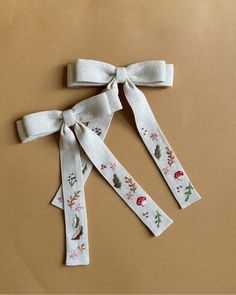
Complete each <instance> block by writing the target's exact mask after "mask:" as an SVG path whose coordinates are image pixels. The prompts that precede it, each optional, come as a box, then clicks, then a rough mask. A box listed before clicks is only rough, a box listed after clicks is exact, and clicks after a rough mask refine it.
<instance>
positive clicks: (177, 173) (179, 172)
mask: <svg viewBox="0 0 236 295" xmlns="http://www.w3.org/2000/svg"><path fill="white" fill-rule="evenodd" d="M183 175H184V172H183V171H177V172H175V176H174V177H175V178H176V179H179V178H181V176H183Z"/></svg>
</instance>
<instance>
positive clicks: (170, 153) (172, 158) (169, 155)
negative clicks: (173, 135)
mask: <svg viewBox="0 0 236 295" xmlns="http://www.w3.org/2000/svg"><path fill="white" fill-rule="evenodd" d="M166 154H167V158H168V164H169V165H170V166H171V165H172V164H174V162H175V156H174V153H173V151H172V150H171V149H170V148H169V147H168V146H166Z"/></svg>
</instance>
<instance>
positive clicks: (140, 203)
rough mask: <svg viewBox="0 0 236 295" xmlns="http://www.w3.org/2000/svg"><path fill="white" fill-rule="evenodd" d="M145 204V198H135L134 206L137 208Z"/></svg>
mask: <svg viewBox="0 0 236 295" xmlns="http://www.w3.org/2000/svg"><path fill="white" fill-rule="evenodd" d="M146 203H147V198H146V197H144V196H140V197H138V198H137V201H136V204H137V205H138V206H144V205H145V204H146Z"/></svg>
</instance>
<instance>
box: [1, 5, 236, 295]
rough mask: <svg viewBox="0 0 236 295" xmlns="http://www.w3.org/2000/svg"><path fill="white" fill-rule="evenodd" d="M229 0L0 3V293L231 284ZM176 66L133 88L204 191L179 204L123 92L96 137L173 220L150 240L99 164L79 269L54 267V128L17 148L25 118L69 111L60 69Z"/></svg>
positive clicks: (233, 86)
mask: <svg viewBox="0 0 236 295" xmlns="http://www.w3.org/2000/svg"><path fill="white" fill-rule="evenodd" d="M235 14H236V1H234V0H226V1H223V0H221V1H215V0H212V1H210V0H208V1H203V0H200V1H193V0H190V1H187V0H179V1H177V0H167V1H158V0H156V1H155V0H138V1H135V0H109V1H108V0H101V1H98V0H94V1H92V0H90V1H83V0H82V1H75V0H48V1H42V0H31V1H30V0H18V1H17V0H11V1H10V0H9V1H7V0H1V1H0V36H1V42H0V89H1V99H0V106H1V107H0V112H1V116H0V120H1V122H0V123H1V124H0V130H1V137H0V140H1V142H0V147H1V154H0V157H1V165H0V173H1V178H0V179H1V180H0V181H1V186H0V191H1V193H0V196H1V214H0V233H1V234H0V253H1V261H0V292H1V293H40V294H41V293H78V294H88V293H94V294H116V293H117V294H125V293H130V294H139V293H152V294H160V293H177V294H178V293H185V294H191V293H208V294H209V293H212V294H216V293H228V294H229V293H231V294H232V293H236V280H235V274H236V254H235V253H236V252H235V246H236V214H235V212H236V195H235V191H234V189H236V186H235V183H236V181H235V176H236V173H235V150H236V140H235V138H236V136H235V130H236V128H235V127H236V126H235V109H236V99H235V94H236V82H235V81H236V74H235V73H236V50H235V48H236V21H235ZM76 58H89V59H96V60H101V61H105V62H109V63H112V64H114V65H116V66H125V65H128V64H131V63H134V62H139V61H144V60H153V59H162V60H166V62H167V63H173V64H174V67H175V79H174V87H173V88H165V89H160V88H159V89H158V88H151V87H149V88H148V87H141V90H142V91H143V92H144V93H145V95H146V97H147V99H148V101H149V103H150V106H151V108H152V110H153V112H154V114H155V116H156V118H157V121H158V123H159V124H160V126H161V128H162V130H163V132H164V134H165V135H166V137H167V139H168V141H169V142H170V144H171V145H172V147H173V149H174V151H175V152H176V154H177V156H178V158H179V160H180V162H181V164H182V165H183V167H184V169H185V170H186V172H187V173H188V176H189V177H190V179H191V180H192V182H193V184H194V186H195V187H196V189H197V190H198V191H199V193H200V194H201V196H202V200H200V201H199V202H197V203H195V204H194V205H192V206H190V207H189V208H186V209H183V210H181V209H179V207H178V205H177V203H176V201H175V200H174V198H173V197H172V195H171V193H170V191H169V189H168V187H167V185H166V183H165V182H164V180H163V178H162V176H161V174H160V172H159V171H158V169H157V167H156V165H155V164H154V162H153V160H152V159H151V157H150V155H149V154H148V152H147V151H146V148H145V146H144V145H143V143H142V141H141V139H140V137H139V135H138V133H137V131H136V128H135V124H134V120H133V115H132V113H131V110H130V108H129V106H128V104H127V101H126V100H125V97H124V95H123V91H122V88H120V91H121V101H122V104H123V106H124V109H123V110H122V111H120V112H117V113H116V114H115V116H114V119H113V122H112V125H111V128H110V130H109V133H108V135H107V138H106V144H107V145H108V146H109V147H110V148H111V150H112V151H113V153H114V154H115V155H116V156H117V158H118V159H119V160H120V162H121V163H123V164H124V166H125V167H126V168H127V169H128V171H129V172H130V173H131V175H133V177H134V178H135V179H136V180H137V181H138V182H139V183H140V185H142V187H143V188H144V189H145V190H146V191H147V192H148V193H149V194H150V195H151V196H152V197H153V199H154V200H155V201H156V202H157V203H158V205H160V207H161V208H162V209H163V210H164V211H165V212H166V213H167V214H168V215H169V216H170V217H171V218H172V219H173V220H174V223H173V225H171V227H170V228H169V229H168V230H167V231H166V232H165V233H164V234H163V235H161V236H160V237H158V238H157V237H154V236H152V234H151V233H150V232H149V231H148V229H147V228H146V227H145V226H144V225H143V224H142V223H141V222H140V220H139V219H138V218H137V217H136V216H135V215H134V214H133V213H132V212H131V211H130V209H129V208H128V207H127V205H126V204H125V203H124V202H123V201H122V200H121V199H120V198H119V197H118V195H116V193H115V192H114V191H113V190H112V188H111V187H109V186H108V185H107V183H106V182H105V180H104V179H102V178H101V176H100V175H99V173H98V172H97V171H96V170H93V171H92V173H91V175H90V177H89V180H88V182H87V183H86V187H85V189H86V200H87V210H88V225H89V241H90V259H91V262H90V265H89V266H83V267H66V266H65V237H64V219H63V212H62V211H61V210H59V209H57V208H55V207H53V206H51V205H50V201H51V199H52V197H53V195H54V193H55V192H56V190H57V188H58V186H59V183H60V172H59V152H58V139H59V135H58V134H54V135H50V136H47V137H44V138H42V139H40V140H36V141H33V142H30V143H27V144H21V143H20V141H19V139H18V136H17V132H16V126H15V121H16V120H17V119H19V118H20V117H22V116H23V115H26V114H29V113H32V112H37V111H43V110H52V109H59V110H63V109H66V108H69V107H71V106H72V105H74V104H75V103H76V102H78V101H80V100H82V99H84V98H86V97H89V96H91V95H94V94H97V93H99V92H100V91H101V90H102V88H82V89H68V88H67V87H66V65H67V64H68V63H71V62H73V61H74V60H75V59H76Z"/></svg>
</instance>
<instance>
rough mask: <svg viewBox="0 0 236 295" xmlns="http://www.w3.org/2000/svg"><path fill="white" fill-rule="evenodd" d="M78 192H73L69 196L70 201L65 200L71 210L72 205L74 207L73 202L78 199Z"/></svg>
mask: <svg viewBox="0 0 236 295" xmlns="http://www.w3.org/2000/svg"><path fill="white" fill-rule="evenodd" d="M79 193H80V191H77V192H74V194H73V195H71V196H70V199H69V200H67V205H68V206H69V207H70V208H72V206H73V205H75V201H76V200H77V199H78V198H79V196H80V195H79Z"/></svg>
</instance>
